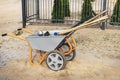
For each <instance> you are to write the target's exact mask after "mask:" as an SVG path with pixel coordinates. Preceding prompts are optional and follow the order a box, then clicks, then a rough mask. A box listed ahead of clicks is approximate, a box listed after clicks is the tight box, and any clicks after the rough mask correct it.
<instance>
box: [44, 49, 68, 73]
mask: <svg viewBox="0 0 120 80" xmlns="http://www.w3.org/2000/svg"><path fill="white" fill-rule="evenodd" d="M52 53H56V54H59V55H60V56H61V57H62V59H63V66H62V67H61V68H60V69H58V70H55V69H52V68H51V67H50V66H49V65H48V63H47V59H48V56H49V55H50V54H52ZM46 64H47V66H48V68H49V69H51V70H53V71H59V70H62V69H64V68H65V66H66V59H65V56H64V55H63V54H61V53H60V52H59V51H57V50H54V51H51V52H49V54H48V55H47V57H46Z"/></svg>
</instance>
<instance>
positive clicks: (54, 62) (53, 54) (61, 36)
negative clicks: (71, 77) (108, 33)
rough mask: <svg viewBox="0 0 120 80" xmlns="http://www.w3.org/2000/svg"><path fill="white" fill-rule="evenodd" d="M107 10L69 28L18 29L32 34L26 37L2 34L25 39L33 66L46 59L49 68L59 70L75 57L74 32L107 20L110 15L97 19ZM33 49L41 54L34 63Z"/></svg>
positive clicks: (19, 31) (7, 34)
mask: <svg viewBox="0 0 120 80" xmlns="http://www.w3.org/2000/svg"><path fill="white" fill-rule="evenodd" d="M105 12H106V11H103V12H101V13H100V14H98V15H96V16H95V17H93V18H91V19H90V20H88V21H86V22H84V23H83V24H81V25H79V26H78V24H77V25H74V26H73V28H70V29H67V30H53V31H49V30H48V31H39V32H36V33H34V32H32V31H30V30H27V29H18V33H21V31H23V32H27V33H30V35H29V36H27V37H26V38H23V37H20V36H17V35H15V34H13V33H5V34H2V36H11V37H13V38H18V39H20V40H22V41H25V42H26V43H27V44H28V46H29V49H30V63H31V64H32V65H33V66H35V65H40V64H42V63H43V62H44V61H46V64H47V66H48V68H50V69H51V70H54V71H58V70H61V69H64V68H65V65H66V60H68V61H70V60H73V59H74V58H75V55H76V41H75V39H74V37H73V35H72V34H73V33H74V32H75V31H76V30H78V29H81V28H84V27H87V26H90V25H95V24H98V23H100V22H102V21H105V20H107V19H108V16H104V17H102V18H99V19H96V18H97V17H98V16H100V15H101V14H103V13H105ZM94 19H96V20H94ZM75 26H77V27H75ZM33 50H35V51H37V54H39V59H40V60H39V61H38V62H37V63H34V57H33Z"/></svg>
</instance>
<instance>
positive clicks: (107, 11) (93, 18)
mask: <svg viewBox="0 0 120 80" xmlns="http://www.w3.org/2000/svg"><path fill="white" fill-rule="evenodd" d="M106 12H108V10H105V11H102V12H101V13H99V14H97V15H96V16H94V17H93V18H91V19H89V20H87V21H85V22H84V23H88V22H90V21H92V20H94V19H96V18H97V17H99V16H101V15H102V14H104V13H106ZM84 23H83V24H84Z"/></svg>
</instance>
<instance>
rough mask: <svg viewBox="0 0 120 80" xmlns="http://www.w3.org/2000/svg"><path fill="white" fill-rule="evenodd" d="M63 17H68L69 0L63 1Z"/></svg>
mask: <svg viewBox="0 0 120 80" xmlns="http://www.w3.org/2000/svg"><path fill="white" fill-rule="evenodd" d="M63 10H64V16H65V17H70V8H69V0H63Z"/></svg>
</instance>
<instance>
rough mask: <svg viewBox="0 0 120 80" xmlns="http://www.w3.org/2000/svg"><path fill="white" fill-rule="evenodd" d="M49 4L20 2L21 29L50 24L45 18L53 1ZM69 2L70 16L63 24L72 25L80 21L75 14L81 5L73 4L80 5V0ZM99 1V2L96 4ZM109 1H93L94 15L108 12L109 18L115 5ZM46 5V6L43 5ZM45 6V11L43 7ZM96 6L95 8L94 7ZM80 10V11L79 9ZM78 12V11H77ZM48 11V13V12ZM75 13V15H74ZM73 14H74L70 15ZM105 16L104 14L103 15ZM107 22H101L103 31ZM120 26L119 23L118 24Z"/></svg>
mask: <svg viewBox="0 0 120 80" xmlns="http://www.w3.org/2000/svg"><path fill="white" fill-rule="evenodd" d="M48 1H49V2H50V3H49V2H46V1H45V0H22V21H23V28H25V27H26V23H29V22H31V23H43V24H46V23H50V21H51V19H50V18H48V17H47V16H48V15H50V14H51V11H50V10H48V7H50V9H52V5H53V1H54V0H48ZM69 1H70V4H71V6H70V10H71V16H72V17H70V18H69V17H68V18H66V19H65V23H64V24H70V25H71V24H74V23H76V22H79V21H80V16H78V15H80V13H81V12H77V10H78V7H79V8H81V5H78V4H76V3H75V1H78V2H79V3H82V0H69ZM98 1H100V2H98ZM110 1H111V0H95V2H92V4H93V10H94V11H95V12H96V13H99V12H101V11H104V10H108V11H109V12H108V14H109V15H110V16H111V15H112V12H113V8H114V5H115V3H116V2H115V1H114V2H110ZM45 4H46V5H45ZM44 6H46V7H47V9H46V8H45V7H44ZM96 6H97V7H96ZM79 10H80V9H79ZM79 10H78V11H79ZM49 11H50V12H49ZM74 12H75V13H74ZM72 13H74V14H72ZM44 14H46V15H44ZM103 15H105V14H103ZM107 23H109V20H108V22H103V23H102V26H101V29H103V30H104V29H105V27H106V26H107ZM118 24H120V23H118Z"/></svg>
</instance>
